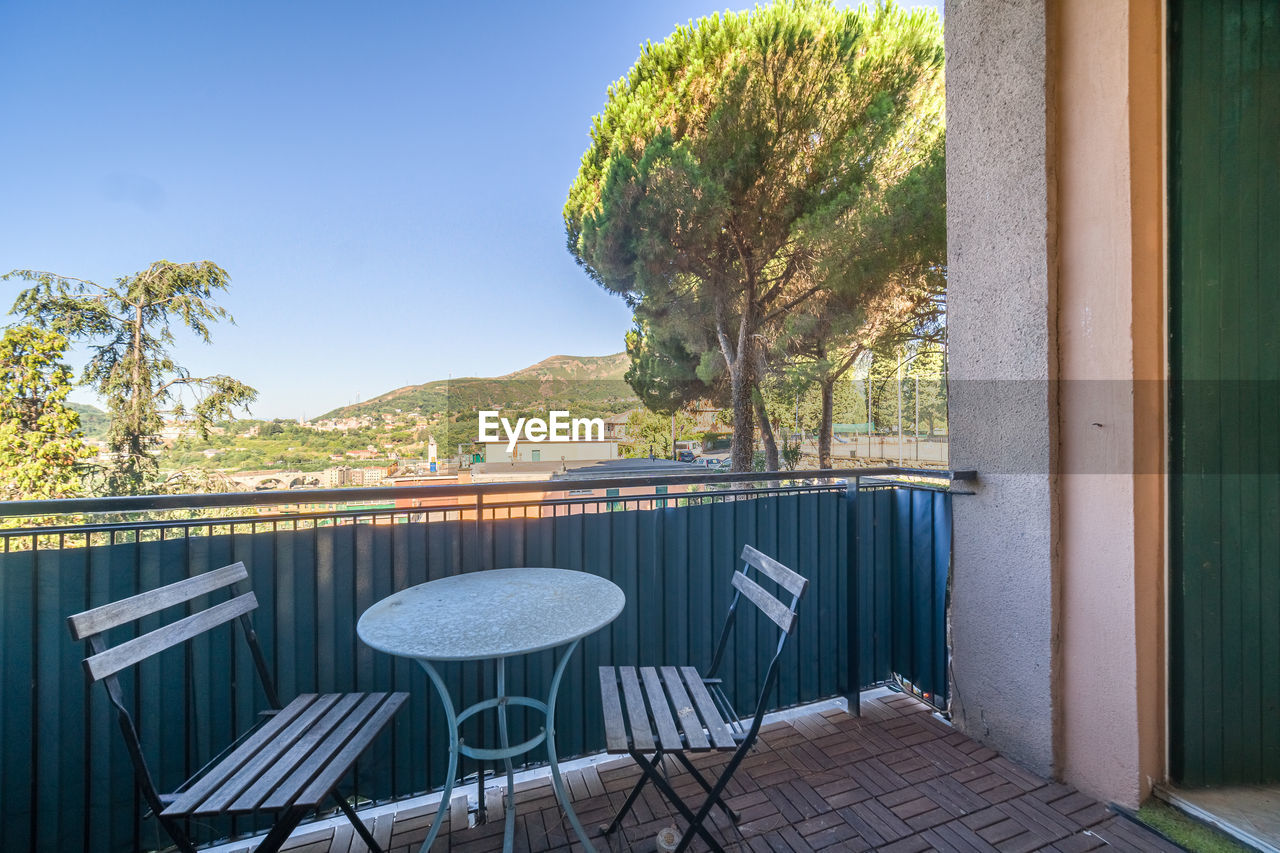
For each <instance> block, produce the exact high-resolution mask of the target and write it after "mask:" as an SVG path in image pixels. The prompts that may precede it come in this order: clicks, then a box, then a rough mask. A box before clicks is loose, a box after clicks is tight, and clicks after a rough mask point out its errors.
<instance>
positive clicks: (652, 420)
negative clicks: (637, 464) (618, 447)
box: [623, 409, 701, 459]
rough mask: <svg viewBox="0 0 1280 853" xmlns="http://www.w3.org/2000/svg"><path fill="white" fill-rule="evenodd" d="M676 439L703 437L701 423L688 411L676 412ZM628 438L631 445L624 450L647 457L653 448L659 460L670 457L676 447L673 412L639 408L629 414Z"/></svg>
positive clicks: (632, 454)
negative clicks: (672, 437) (672, 423)
mask: <svg viewBox="0 0 1280 853" xmlns="http://www.w3.org/2000/svg"><path fill="white" fill-rule="evenodd" d="M675 421H676V423H675V428H676V441H691V440H693V439H697V438H700V437H701V433H700V432H699V431H698V425H697V422H696V421H695V420H694V419H693V417H692V416H691V415H689V414H688V413H686V412H676V415H675ZM627 439H628V440H629V441H630V442H631V446H630V447H624V448H623V451H624V452H625V453H627V455H629V456H633V457H642V456H643V457H647V456H648V455H649V453H650V451H652V452H653V455H654V456H655V457H656V458H658V459H670V458H671V456H672V451H673V450H674V449H675V448H674V447H673V445H672V444H671V415H670V414H669V413H668V414H665V415H664V414H659V413H657V412H650V411H647V410H644V409H637V410H635V411H634V412H632V413H631V414H630V415H629V416H628V417H627Z"/></svg>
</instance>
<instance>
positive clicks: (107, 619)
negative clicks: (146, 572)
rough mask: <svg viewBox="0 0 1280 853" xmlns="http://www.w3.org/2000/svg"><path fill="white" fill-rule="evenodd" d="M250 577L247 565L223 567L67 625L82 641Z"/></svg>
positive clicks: (72, 618) (74, 618)
mask: <svg viewBox="0 0 1280 853" xmlns="http://www.w3.org/2000/svg"><path fill="white" fill-rule="evenodd" d="M248 577H249V572H248V570H246V569H245V567H244V563H232V564H231V565H229V566H223V567H222V568H220V569H214V570H213V571H211V572H205V573H204V574H200V575H196V576H195V577H190V578H187V579H186V580H180V581H178V582H176V583H171V584H169V585H168V586H162V587H160V588H159V589H153V590H151V591H149V592H141V593H138V594H137V595H131V596H129V597H128V598H122V599H120V600H119V601H113V602H111V603H110V604H104V605H102V606H101V607H95V608H93V609H92V610H86V611H84V612H83V613H77V614H75V615H74V616H68V617H67V624H68V625H69V626H70V628H71V637H72V639H74V640H83V639H85V638H86V637H92V636H93V635H94V634H101V633H102V632H103V631H109V630H111V629H112V628H116V627H119V626H120V625H127V624H129V623H130V622H134V621H136V620H138V619H141V618H142V617H144V616H150V615H151V614H153V613H159V612H160V611H161V610H164V609H166V608H169V607H173V606H175V605H178V604H183V603H185V602H188V601H190V600H191V599H193V598H199V597H200V596H202V595H206V594H208V593H210V592H215V591H217V590H219V589H222V588H223V587H227V586H231V585H232V584H234V583H239V582H240V581H242V580H245V579H247V578H248Z"/></svg>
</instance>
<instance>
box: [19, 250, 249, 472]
mask: <svg viewBox="0 0 1280 853" xmlns="http://www.w3.org/2000/svg"><path fill="white" fill-rule="evenodd" d="M3 278H4V279H9V278H18V279H22V280H25V281H30V282H34V286H33V287H31V288H29V289H27V290H25V291H23V292H22V293H20V294H19V295H18V298H17V301H16V302H15V303H14V306H13V312H14V313H17V314H20V315H23V316H25V317H27V318H28V319H29V320H30V321H31V322H33V323H35V324H36V325H38V326H40V327H42V328H47V329H53V330H55V331H59V332H61V333H63V334H66V335H67V336H68V337H70V338H71V339H72V340H77V341H82V342H84V343H85V344H87V345H88V346H89V348H90V349H91V350H92V352H93V355H92V357H91V358H90V359H89V363H88V364H87V365H86V366H85V369H84V373H83V375H82V377H81V380H80V381H81V382H82V383H84V384H86V385H90V386H91V387H93V388H94V390H96V391H97V392H98V394H99V395H100V396H101V397H102V399H103V400H104V401H105V402H106V404H107V409H108V411H109V412H110V414H111V427H110V429H109V431H108V434H107V442H108V445H109V448H110V450H111V453H112V456H113V462H112V466H111V469H110V470H109V471H108V472H107V482H106V489H107V491H108V492H109V493H111V494H140V493H144V492H146V491H148V490H151V489H154V488H156V487H157V486H158V483H159V466H158V464H157V462H156V458H155V453H156V451H157V449H158V447H159V438H158V435H159V433H160V430H161V428H162V426H163V416H165V415H169V416H170V417H173V418H177V419H184V418H188V417H189V418H190V420H191V421H192V423H193V424H194V426H195V427H196V429H197V430H198V431H199V432H200V434H201V435H207V434H208V429H209V426H210V425H211V424H212V423H213V422H214V421H215V420H217V419H219V418H226V417H230V416H231V413H232V412H233V411H234V410H235V409H237V408H242V407H244V406H247V405H248V404H249V403H251V402H252V401H253V400H254V399H255V398H256V397H257V392H256V391H255V390H254V389H253V388H250V387H249V386H248V385H245V384H244V383H242V382H240V381H238V380H236V379H232V378H231V377H230V376H223V375H213V376H202V377H197V376H192V375H191V373H190V372H189V371H188V370H187V369H186V368H184V367H182V366H181V365H179V364H177V363H176V362H175V361H174V360H173V356H172V354H171V353H170V347H171V346H172V344H173V342H174V337H173V326H174V325H175V324H180V325H182V326H185V327H186V328H187V329H189V330H190V331H192V332H194V333H195V334H196V336H197V337H199V338H200V339H201V340H203V341H204V342H205V343H209V342H210V326H211V325H212V324H213V323H215V322H218V321H220V320H227V321H228V322H232V319H231V316H230V315H229V314H228V313H227V312H226V310H225V309H223V308H222V307H221V306H219V305H218V304H217V303H216V302H215V301H214V297H215V295H216V294H217V292H218V291H222V290H226V288H227V283H228V276H227V273H226V272H225V271H224V270H223V269H222V268H221V267H219V266H217V265H216V264H214V263H213V262H211V261H200V262H196V263H188V264H177V263H172V262H170V261H163V260H162V261H156V262H155V263H153V264H152V265H151V266H149V267H147V269H145V270H143V271H141V272H138V273H135V274H133V275H128V276H123V277H121V278H118V279H116V281H115V284H114V285H112V286H103V285H100V284H95V283H94V282H91V281H84V280H81V279H74V278H66V277H63V276H58V275H54V274H52V273H47V272H39V271H36V270H14V271H13V272H10V273H9V274H7V275H5V276H3ZM184 395H185V396H187V397H190V398H192V399H193V400H194V404H193V405H191V406H190V408H188V405H187V403H186V402H185V400H184Z"/></svg>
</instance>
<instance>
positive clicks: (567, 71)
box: [0, 0, 941, 417]
mask: <svg viewBox="0 0 1280 853" xmlns="http://www.w3.org/2000/svg"><path fill="white" fill-rule="evenodd" d="M907 5H916V2H912V0H908V2H907ZM927 5H933V6H936V7H940V6H941V0H936V2H933V3H929V4H927ZM720 8H723V6H721V5H718V4H717V3H716V2H715V0H702V1H701V2H697V0H645V2H629V3H609V2H601V0H582V1H581V2H572V3H569V2H563V3H559V2H548V3H528V2H521V3H511V4H509V5H506V4H491V3H483V2H479V3H477V2H460V3H361V4H356V3H351V4H328V3H320V2H315V3H308V4H297V3H288V4H286V3H283V2H267V0H258V2H221V0H220V2H216V3H203V4H193V3H183V2H179V3H173V2H147V3H142V2H137V3H133V2H124V3H102V2H93V3H67V2H59V0H47V2H41V0H0V34H2V35H0V38H2V39H3V42H2V43H3V46H4V54H5V58H4V62H3V66H0V67H2V69H3V70H0V115H3V116H4V119H5V130H4V132H3V133H2V134H0V163H2V164H3V166H2V167H0V199H2V200H3V201H0V272H3V271H7V270H9V269H13V268H36V269H47V270H52V271H54V272H58V273H61V274H64V275H70V276H75V277H78V278H89V279H93V280H96V281H110V280H112V279H114V278H115V277H117V276H119V275H121V274H125V273H130V272H133V271H136V270H139V269H142V268H144V267H145V266H146V265H147V264H149V263H150V262H151V261H153V260H157V259H159V258H167V259H169V260H173V261H190V260H199V259H206V258H207V259H210V260H213V261H214V262H216V263H218V264H220V265H221V266H222V267H224V268H225V269H226V270H227V271H228V273H229V274H230V275H231V280H232V284H231V290H230V291H229V292H228V293H227V294H226V296H225V297H224V298H223V300H222V302H223V304H224V305H225V307H227V308H228V309H229V310H230V311H231V312H232V313H233V314H234V315H235V318H236V321H237V324H238V325H237V326H235V327H229V326H223V327H220V328H217V329H216V330H215V337H214V344H213V346H208V347H206V346H203V345H199V344H196V343H194V342H191V341H188V340H183V341H181V342H180V345H179V347H178V350H177V352H178V356H179V361H180V362H181V363H184V364H186V365H188V366H189V367H191V368H192V370H193V371H194V372H196V373H202V372H222V373H229V374H231V375H233V376H235V377H237V378H239V379H242V380H244V381H246V382H248V383H250V384H251V385H253V386H255V387H256V388H258V390H259V391H260V399H259V402H258V403H257V404H256V405H255V406H254V407H253V414H254V415H256V416H258V417H297V416H300V415H302V414H304V413H305V414H307V415H316V414H319V413H321V412H323V411H326V410H328V409H330V408H333V407H334V406H338V405H342V404H345V403H348V402H352V401H354V400H356V399H357V398H360V399H368V398H369V397H371V396H374V395H376V394H379V393H382V392H384V391H387V390H390V389H392V388H396V387H399V386H401V385H407V384H412V383H418V382H424V381H427V380H430V379H438V378H443V377H445V376H447V375H449V374H452V375H454V376H462V375H496V374H501V373H505V372H508V371H511V370H514V369H518V368H520V367H523V366H525V365H527V364H530V363H532V362H535V361H538V360H539V359H542V358H544V357H546V356H549V355H553V354H557V353H564V354H572V355H604V354H607V353H612V352H618V351H619V350H621V349H622V347H623V340H622V338H623V334H624V333H625V331H626V329H627V328H628V327H629V325H630V315H629V312H628V311H627V309H626V307H625V306H624V304H623V303H622V301H621V300H619V299H617V298H616V297H612V296H609V295H607V294H606V293H604V292H603V291H602V290H600V289H599V288H598V287H597V286H596V285H595V284H593V283H592V282H591V281H590V280H589V279H587V278H586V276H585V275H583V274H582V272H581V271H580V270H579V269H578V267H577V266H576V265H575V264H574V262H573V259H572V258H571V257H570V255H569V254H568V252H567V251H566V250H565V248H564V230H563V224H562V220H561V217H560V211H561V207H562V205H563V204H564V199H565V193H566V191H567V189H568V187H569V183H570V182H571V181H572V179H573V177H574V175H575V174H576V171H577V166H578V161H579V158H580V157H581V155H582V152H583V151H584V150H585V149H586V146H587V142H588V139H587V130H588V128H589V126H590V118H591V116H592V115H593V114H595V113H596V112H598V111H599V110H600V108H601V107H602V106H603V104H604V98H605V90H606V87H607V86H608V85H609V83H610V82H612V81H614V80H616V79H618V78H619V77H621V76H623V75H624V74H625V73H626V71H627V70H628V69H629V68H630V67H631V64H632V63H633V62H634V61H635V59H636V57H637V55H638V52H639V45H640V44H641V43H642V42H644V41H645V40H646V39H652V40H661V39H662V38H664V37H665V36H666V35H667V34H668V33H670V32H671V30H672V29H673V27H674V26H675V25H676V24H678V23H685V22H687V21H688V20H689V19H691V18H697V17H700V16H702V15H704V14H707V13H709V12H711V11H715V10H716V9H720ZM735 8H736V6H735ZM18 286H19V285H17V284H14V283H12V282H10V283H7V284H6V285H5V288H6V289H5V290H3V291H0V298H3V299H4V300H5V305H4V307H8V304H9V300H10V299H11V297H12V295H13V293H15V292H16V290H17V289H18ZM81 361H82V360H81V359H77V364H78V363H81ZM76 397H77V398H79V399H82V400H85V401H92V396H91V395H89V394H87V393H86V392H83V391H80V392H77V394H76Z"/></svg>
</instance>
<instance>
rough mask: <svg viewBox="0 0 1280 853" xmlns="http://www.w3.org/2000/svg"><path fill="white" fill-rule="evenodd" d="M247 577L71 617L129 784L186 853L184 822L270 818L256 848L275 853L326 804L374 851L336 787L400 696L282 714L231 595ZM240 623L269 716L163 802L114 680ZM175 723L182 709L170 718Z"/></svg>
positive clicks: (178, 588)
mask: <svg viewBox="0 0 1280 853" xmlns="http://www.w3.org/2000/svg"><path fill="white" fill-rule="evenodd" d="M248 577H249V573H248V572H247V571H245V567H244V564H243V563H235V564H233V565H230V566H225V567H223V568H221V569H216V570H214V571H211V572H206V573H204V574H202V575H197V576H195V577H192V578H187V579H186V580H183V581H178V582H177V583H173V584H169V585H168V586H164V587H160V588H159V589H154V590H151V591H150V592H144V593H141V594H139V595H135V596H132V597H130V598H125V599H121V600H120V601H117V602H114V603H112V604H106V605H103V606H102V607H96V608H94V609H93V610H86V611H85V612H84V613H78V614H76V615H75V616H70V617H68V619H67V622H68V624H69V626H70V628H71V636H72V637H73V638H74V639H76V640H85V641H87V643H88V646H89V651H90V652H91V654H90V656H89V657H87V658H85V660H84V668H85V672H86V673H87V674H88V676H89V679H90V680H91V681H101V682H103V683H104V685H105V686H106V689H107V695H108V696H109V697H110V699H111V704H112V705H113V706H115V709H116V715H117V717H118V719H119V722H120V730H121V732H122V733H123V734H124V739H125V743H126V745H127V746H128V748H129V756H130V758H131V759H132V760H133V768H134V778H135V780H136V781H137V784H138V787H139V788H140V789H141V791H142V795H143V797H144V798H145V800H146V802H147V805H148V806H149V807H150V809H151V811H152V813H154V814H155V816H156V818H157V819H158V820H159V822H160V825H161V826H163V827H164V829H165V831H166V832H167V833H169V836H170V837H171V838H172V839H173V841H174V843H175V844H177V846H178V848H179V849H181V850H183V851H185V852H186V853H195V845H194V844H193V843H192V841H191V839H190V837H189V836H188V834H187V832H186V829H185V828H184V822H185V821H186V819H188V818H196V817H208V816H212V815H234V814H249V813H254V812H271V813H274V814H276V816H277V817H276V822H275V825H274V826H273V827H272V828H271V831H270V832H268V833H267V835H266V837H265V838H264V839H263V840H262V843H261V844H260V845H259V846H258V848H257V849H258V851H259V853H274V851H276V850H278V849H279V848H280V845H281V844H283V843H284V842H285V840H286V839H288V837H289V834H290V833H291V832H293V830H294V829H295V828H297V826H298V824H299V823H300V822H301V821H302V818H303V817H305V816H306V814H307V813H308V812H309V811H311V810H312V809H314V808H315V807H316V806H318V805H319V804H320V803H321V802H322V801H324V800H325V799H326V798H327V797H329V796H330V795H332V796H333V799H334V801H335V802H336V804H337V806H338V808H340V809H342V812H343V814H345V815H346V816H347V819H348V820H350V821H351V823H352V825H353V826H354V827H355V830H356V832H358V833H359V834H360V837H361V838H362V839H364V843H365V844H367V845H369V848H370V849H371V850H380V848H379V847H378V844H377V842H376V841H374V839H373V836H372V835H371V834H370V832H369V830H368V829H367V828H366V827H365V825H364V823H363V822H362V821H361V820H360V818H359V817H357V816H356V813H355V811H354V810H353V809H352V808H351V805H350V804H349V803H348V802H347V801H346V800H345V799H343V798H342V796H341V795H340V794H338V793H337V790H336V789H337V786H338V782H339V781H340V780H341V779H342V777H343V776H345V775H346V773H347V771H348V770H350V769H351V766H352V765H353V764H355V762H356V759H358V758H359V757H360V755H361V754H362V753H363V752H364V751H365V749H366V748H367V747H368V746H369V744H370V743H371V742H372V741H373V739H374V737H375V736H377V734H378V732H380V731H381V730H382V728H383V727H384V726H385V725H386V724H387V722H388V721H390V719H391V717H392V716H393V715H394V714H395V713H396V711H397V710H399V708H400V706H401V705H402V704H403V703H404V701H405V699H407V698H408V696H409V694H407V693H345V694H344V693H329V694H324V695H316V694H307V695H303V696H299V697H298V698H296V699H294V700H293V701H292V702H290V703H289V704H288V705H286V706H284V707H281V705H280V702H279V699H278V698H277V696H276V688H275V684H274V682H273V681H272V680H271V676H270V674H269V673H268V672H267V664H266V658H265V657H263V654H262V648H261V647H260V646H259V644H258V637H257V634H255V633H254V630H253V624H252V622H251V621H250V619H249V613H250V612H251V611H253V610H254V609H255V608H256V607H257V606H258V600H257V598H255V597H254V594H253V593H252V592H245V593H243V594H236V593H237V592H238V590H237V589H236V584H238V583H239V582H241V581H244V580H246V579H247V578H248ZM226 588H230V592H231V595H232V597H231V598H229V599H227V600H226V601H223V602H222V603H220V604H215V605H213V606H212V607H208V608H206V609H203V610H199V611H197V612H194V613H191V614H190V615H189V616H185V617H184V618H181V619H177V620H175V621H172V622H170V623H169V624H167V625H164V626H163V627H160V628H157V629H155V630H153V631H150V632H148V633H146V634H142V635H141V636H139V637H135V638H133V639H131V640H126V641H125V642H122V643H119V644H117V645H115V646H111V647H108V646H107V643H106V640H105V634H106V632H108V631H110V630H111V629H112V628H116V627H119V626H122V625H127V624H129V623H131V622H134V621H136V620H138V619H141V618H143V617H145V616H151V615H154V614H158V613H160V612H161V611H163V610H166V609H168V608H171V607H176V606H178V605H183V604H187V603H188V602H191V601H193V600H194V599H197V598H199V597H201V596H204V595H208V594H209V593H214V592H217V591H219V590H222V589H226ZM232 620H238V621H239V622H240V627H241V629H242V630H243V633H244V636H245V639H246V641H247V642H248V644H249V650H250V652H251V653H252V656H253V663H254V667H255V669H256V670H257V672H258V678H259V679H260V680H261V682H262V687H263V689H264V690H265V691H266V695H267V701H268V702H269V703H270V705H271V709H272V710H271V711H268V712H265V713H264V721H263V722H261V723H260V724H259V725H258V726H257V727H256V728H255V729H253V730H252V732H251V733H248V734H247V736H245V737H243V738H241V739H240V740H239V741H238V742H237V743H235V744H232V745H231V746H230V747H228V748H227V749H226V750H224V751H223V752H222V753H221V754H220V755H218V756H216V757H215V758H214V759H213V760H212V761H211V762H210V763H209V764H208V765H206V767H205V768H204V769H203V770H202V771H200V772H199V773H197V774H196V776H195V777H193V778H192V779H189V780H187V781H186V782H184V783H183V784H182V785H181V786H179V787H178V788H177V789H176V791H174V793H172V794H162V793H160V792H159V790H158V789H157V788H156V784H155V781H154V778H153V776H152V774H151V771H150V769H149V768H148V767H147V762H146V758H145V757H144V756H143V753H142V744H141V742H140V740H139V738H138V730H137V728H136V727H135V726H134V722H133V717H132V715H131V714H130V713H129V710H128V708H127V707H126V702H125V698H124V694H123V692H122V690H121V686H120V680H119V673H120V672H121V671H122V670H125V669H128V668H129V667H131V666H133V665H135V664H137V663H140V662H142V661H144V660H146V659H147V658H149V657H151V656H152V655H155V654H158V653H160V652H162V651H164V650H165V649H168V648H171V647H173V646H176V645H179V644H181V643H185V642H187V641H188V640H191V639H193V638H194V637H197V636H199V635H200V634H203V633H205V632H206V631H209V630H211V629H213V628H216V627H217V626H219V625H222V624H225V623H227V622H230V621H232ZM177 710H178V712H179V713H181V711H182V709H181V708H179V709H177Z"/></svg>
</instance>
